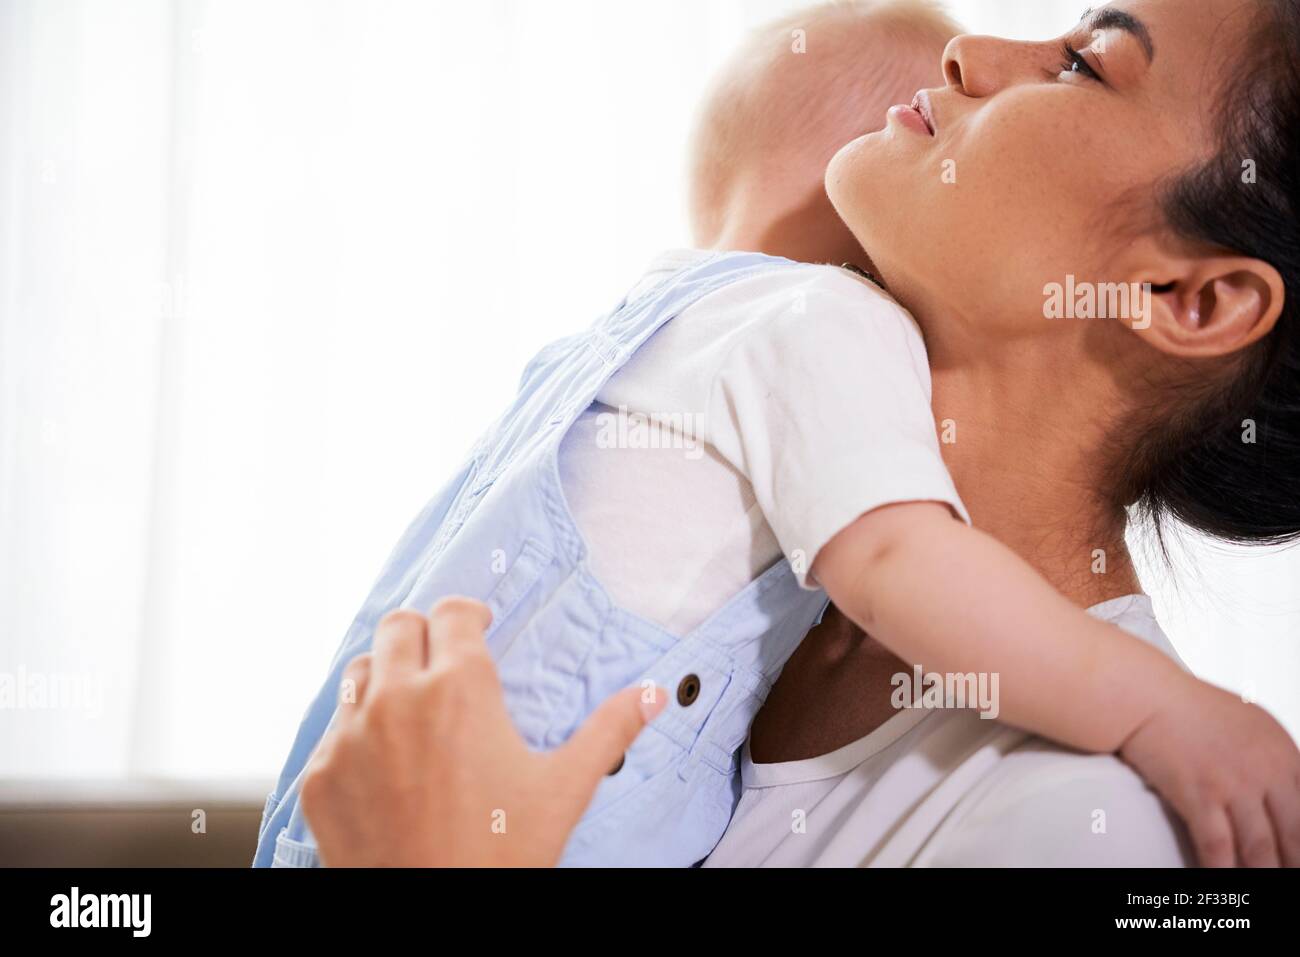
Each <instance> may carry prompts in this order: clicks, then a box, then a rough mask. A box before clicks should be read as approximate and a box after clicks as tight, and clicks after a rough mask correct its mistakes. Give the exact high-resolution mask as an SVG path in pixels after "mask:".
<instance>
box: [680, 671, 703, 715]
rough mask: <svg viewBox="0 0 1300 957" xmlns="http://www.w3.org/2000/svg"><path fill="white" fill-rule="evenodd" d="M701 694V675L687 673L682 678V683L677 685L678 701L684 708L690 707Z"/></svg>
mask: <svg viewBox="0 0 1300 957" xmlns="http://www.w3.org/2000/svg"><path fill="white" fill-rule="evenodd" d="M699 696H700V676H699V675H687V676H686V677H685V678H683V679H682V681H681V684H679V685H678V686H677V703H678V704H679V705H681V706H682V707H683V708H689V707H690V706H691V705H693V704H694V703H695V699H696V698H698V697H699Z"/></svg>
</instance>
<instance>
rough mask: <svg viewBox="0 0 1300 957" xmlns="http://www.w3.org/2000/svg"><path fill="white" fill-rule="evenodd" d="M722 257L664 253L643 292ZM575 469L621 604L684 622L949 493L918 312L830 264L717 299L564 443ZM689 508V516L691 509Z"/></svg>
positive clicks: (608, 580)
mask: <svg viewBox="0 0 1300 957" xmlns="http://www.w3.org/2000/svg"><path fill="white" fill-rule="evenodd" d="M708 255H710V254H709V253H701V252H698V251H692V250H684V251H678V252H674V253H669V254H666V255H664V256H662V257H660V258H659V259H658V260H656V262H655V263H654V265H653V266H652V268H651V269H650V271H649V273H647V275H646V276H645V277H644V278H643V279H642V280H641V282H640V283H638V285H637V287H636V288H635V289H634V290H633V293H632V296H633V297H635V296H637V295H639V294H641V293H642V292H644V291H645V290H646V289H648V288H649V287H650V286H652V285H653V284H655V283H657V282H659V281H661V280H662V279H663V278H664V277H665V276H667V275H669V274H670V273H671V272H673V271H675V270H677V269H680V268H681V267H682V266H684V265H686V264H689V263H690V262H692V261H695V260H698V259H700V258H703V257H705V256H708ZM560 469H561V478H562V481H563V484H564V488H565V494H566V497H567V498H568V500H569V505H570V508H571V510H572V511H573V514H574V518H575V519H576V521H577V524H578V528H579V529H580V530H581V531H582V533H583V536H584V538H585V539H586V540H587V543H588V546H589V547H590V552H591V554H590V561H591V565H592V568H593V571H594V572H595V573H596V576H597V577H598V578H599V579H601V581H602V583H603V584H604V585H605V587H606V588H607V589H608V590H609V591H610V593H611V594H612V596H613V597H614V599H615V600H616V601H618V602H619V604H621V605H622V606H624V607H625V608H627V609H628V610H630V611H632V612H634V613H636V614H639V615H641V616H642V617H645V618H648V619H650V620H652V621H656V622H659V623H660V624H662V625H663V626H665V627H666V628H668V629H669V630H670V631H673V632H674V633H677V634H685V633H687V632H689V631H690V630H691V629H692V628H694V627H695V626H696V625H698V624H700V623H701V622H703V621H704V620H705V619H706V618H708V617H709V615H711V614H712V613H713V612H714V611H716V610H717V609H718V608H720V607H721V606H722V605H723V604H724V603H725V602H726V601H727V599H729V598H730V597H731V596H733V595H734V594H736V593H737V592H739V591H740V590H741V589H742V588H743V587H744V586H745V585H746V584H748V583H749V582H750V581H752V580H753V579H754V578H756V577H758V576H759V575H760V574H761V573H762V572H763V571H765V570H766V569H767V568H769V567H770V566H771V565H772V564H773V563H775V562H776V561H777V560H778V559H779V558H780V557H781V555H782V554H784V555H785V556H786V557H788V558H789V559H790V561H791V563H792V565H793V567H794V570H795V572H796V573H797V574H798V576H799V580H800V583H801V584H803V585H805V587H816V585H815V583H814V582H808V581H807V572H808V569H809V568H811V566H812V563H813V561H814V559H815V558H816V557H817V553H818V551H820V550H821V548H822V546H823V545H825V544H826V542H827V541H829V540H830V539H831V538H832V537H834V535H835V534H836V533H838V532H839V531H840V530H842V529H843V528H845V527H846V526H848V525H849V524H851V523H852V522H853V521H854V520H855V519H857V518H858V517H859V516H861V515H863V514H865V513H867V512H869V511H872V510H873V509H876V508H879V507H880V506H882V505H887V504H891V503H895V502H906V501H937V502H943V503H946V504H947V505H948V506H949V507H950V508H951V509H952V510H953V512H954V513H955V514H956V515H957V516H959V517H960V518H961V519H962V520H964V521H969V519H968V518H967V515H966V511H965V508H964V506H963V505H962V503H961V500H960V499H959V498H958V496H957V491H956V489H955V488H954V486H953V483H952V479H951V478H950V477H949V475H948V471H947V469H946V467H945V466H944V463H943V457H942V455H941V454H940V451H939V441H938V436H937V430H936V426H935V422H934V417H933V414H932V412H931V410H930V370H929V365H928V362H927V356H926V351H925V345H924V342H923V341H922V339H921V333H920V329H919V328H918V327H917V325H916V322H915V320H914V319H913V318H912V317H911V315H910V314H909V313H908V312H907V311H906V310H905V309H903V308H902V307H901V306H900V305H898V303H896V302H894V300H893V299H891V298H890V297H889V296H888V295H887V294H886V293H885V292H883V291H882V290H881V289H880V288H879V287H877V286H875V285H874V284H872V283H870V282H868V281H867V280H865V279H862V278H860V277H858V276H856V275H854V274H853V273H850V272H849V271H847V270H844V269H839V268H836V267H832V266H812V267H805V268H803V269H799V270H794V269H777V270H774V271H772V272H770V273H765V274H762V275H758V276H755V277H752V278H749V279H745V280H741V281H739V282H735V283H732V284H731V285H729V286H726V287H724V288H723V289H721V290H719V291H717V292H714V293H711V294H710V295H708V296H705V297H704V298H702V299H701V300H699V301H698V302H697V303H695V304H694V305H692V306H691V307H689V308H688V309H686V310H684V311H683V312H682V313H681V315H679V316H677V317H676V318H675V319H673V320H672V321H671V322H669V323H667V324H666V325H665V326H664V327H663V328H662V329H661V330H660V331H659V332H658V333H656V334H655V335H654V336H653V337H652V338H651V339H650V341H649V342H647V343H646V344H645V345H643V346H642V347H641V348H640V349H639V350H638V351H637V353H636V355H634V356H633V357H632V359H631V360H630V361H629V362H628V364H627V365H626V366H624V367H623V368H622V369H621V370H620V371H619V372H618V373H617V374H616V375H615V376H613V378H612V379H611V380H610V381H609V382H608V383H607V384H606V386H605V387H604V388H603V389H602V390H601V391H600V393H599V395H598V396H597V403H596V404H595V405H594V406H593V407H592V408H591V409H589V410H588V411H587V412H586V413H585V414H584V415H582V416H581V417H580V418H579V420H578V421H577V423H576V424H575V425H574V428H573V429H572V430H571V431H570V433H569V434H568V436H567V437H566V438H565V442H564V445H563V447H562V449H561V456H560ZM683 519H688V520H683Z"/></svg>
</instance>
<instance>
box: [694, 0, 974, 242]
mask: <svg viewBox="0 0 1300 957" xmlns="http://www.w3.org/2000/svg"><path fill="white" fill-rule="evenodd" d="M960 32H961V30H960V29H959V28H958V27H957V25H956V24H955V23H953V22H952V21H951V20H950V19H948V17H947V16H945V15H944V14H943V13H942V11H941V10H940V9H939V7H938V6H937V5H936V4H935V3H934V2H933V0H841V2H831V3H821V4H818V5H817V6H814V7H811V8H809V9H806V10H804V11H802V12H800V13H796V14H793V15H791V16H788V17H785V18H783V19H781V20H778V21H776V22H775V23H771V24H768V25H766V26H764V27H761V28H759V29H758V30H756V31H755V32H754V33H753V34H752V35H751V36H750V38H749V39H748V40H747V41H746V42H745V44H744V45H743V46H742V47H741V48H740V50H738V51H737V52H736V54H735V55H734V56H733V57H732V58H731V60H730V61H729V62H728V64H727V66H726V67H724V69H723V71H722V75H721V76H720V77H719V78H718V79H717V81H716V82H715V83H714V86H713V89H712V90H711V92H710V93H709V95H708V96H707V97H706V99H705V104H704V108H703V111H702V113H701V115H700V118H699V120H698V122H697V127H696V133H695V138H694V142H693V146H692V150H691V170H690V185H691V201H690V202H691V228H692V231H693V233H694V242H695V244H696V245H697V246H699V247H701V248H713V249H739V250H747V251H752V252H764V253H769V254H772V255H777V256H785V257H787V258H790V259H797V260H801V261H805V262H832V263H836V264H839V263H842V262H853V263H857V264H859V265H863V266H867V265H868V263H867V262H866V259H865V254H864V253H863V251H862V249H861V247H860V246H859V245H858V243H857V241H856V240H855V239H854V238H853V235H852V234H851V233H850V232H849V230H848V227H847V226H845V225H844V224H843V222H841V220H840V218H839V216H838V215H836V213H835V210H834V209H833V208H832V207H831V204H830V200H829V199H827V197H826V190H825V186H824V179H825V174H826V166H827V164H828V163H829V162H830V160H831V157H832V156H834V155H835V153H836V152H838V151H839V149H840V147H842V146H844V145H845V144H846V143H848V142H850V141H852V140H854V139H857V138H858V137H859V136H862V135H864V134H866V133H870V132H873V131H875V130H878V129H880V128H882V127H883V126H884V125H885V114H886V112H887V111H888V109H889V107H891V106H893V105H894V104H896V103H910V102H911V101H912V97H913V95H914V94H915V93H916V91H917V90H920V89H923V88H925V87H935V86H941V85H942V83H943V73H942V65H941V58H942V54H943V51H944V48H945V47H946V46H947V44H948V41H949V40H951V39H952V38H953V37H954V36H956V35H957V34H958V33H960Z"/></svg>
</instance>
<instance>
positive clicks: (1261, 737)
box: [1120, 681, 1300, 867]
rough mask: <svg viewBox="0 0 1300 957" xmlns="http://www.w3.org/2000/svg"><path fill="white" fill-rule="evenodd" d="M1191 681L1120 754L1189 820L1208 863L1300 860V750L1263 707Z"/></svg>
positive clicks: (1266, 863) (1273, 864) (1291, 863)
mask: <svg viewBox="0 0 1300 957" xmlns="http://www.w3.org/2000/svg"><path fill="white" fill-rule="evenodd" d="M1189 687H1190V691H1189V692H1184V693H1183V694H1181V695H1180V697H1179V700H1177V701H1176V702H1175V703H1173V704H1172V705H1171V706H1169V707H1166V708H1164V709H1162V710H1160V711H1158V712H1157V713H1156V714H1155V715H1153V716H1152V717H1151V718H1150V719H1149V720H1147V721H1146V722H1145V723H1144V724H1143V725H1142V726H1141V727H1140V728H1138V730H1137V731H1136V732H1134V734H1133V735H1132V736H1131V737H1130V738H1129V739H1128V740H1127V741H1126V742H1124V745H1123V746H1122V747H1121V748H1120V756H1121V757H1122V758H1123V759H1124V760H1125V761H1127V762H1128V763H1129V764H1131V765H1132V766H1133V767H1134V768H1135V769H1136V770H1137V771H1138V773H1139V774H1141V775H1142V776H1143V777H1144V778H1145V779H1146V780H1147V782H1148V783H1150V784H1151V786H1152V787H1154V788H1155V789H1156V790H1157V791H1158V792H1159V793H1160V795H1161V797H1163V798H1164V799H1165V800H1166V801H1168V802H1169V804H1170V805H1171V806H1172V807H1173V809H1174V810H1175V811H1176V812H1177V813H1178V815H1179V816H1180V817H1181V818H1182V819H1183V820H1184V821H1185V822H1186V823H1187V827H1188V830H1189V831H1190V832H1191V836H1192V843H1193V844H1194V845H1195V847H1196V853H1197V856H1198V857H1199V858H1200V861H1201V864H1202V865H1203V866H1205V867H1231V866H1233V865H1234V864H1242V865H1245V866H1247V867H1276V866H1278V864H1279V863H1280V864H1283V865H1285V866H1287V867H1296V866H1300V751H1297V749H1296V746H1295V743H1294V742H1293V741H1292V740H1291V737H1290V735H1288V734H1287V732H1286V731H1285V730H1284V729H1283V728H1282V726H1281V725H1280V724H1278V723H1277V722H1276V721H1275V720H1273V718H1272V717H1271V716H1270V715H1269V714H1268V712H1266V711H1264V710H1263V709H1262V708H1259V707H1256V706H1255V705H1250V704H1245V703H1244V702H1243V701H1242V700H1241V699H1240V698H1238V697H1236V696H1235V695H1232V694H1229V693H1228V692H1226V691H1223V690H1222V689H1220V688H1215V687H1214V686H1212V685H1208V684H1204V683H1202V682H1199V681H1198V682H1195V683H1192V684H1190V685H1189Z"/></svg>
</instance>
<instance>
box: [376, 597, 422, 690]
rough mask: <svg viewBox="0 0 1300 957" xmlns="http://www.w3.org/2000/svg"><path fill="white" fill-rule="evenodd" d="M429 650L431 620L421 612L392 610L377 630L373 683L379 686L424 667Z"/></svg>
mask: <svg viewBox="0 0 1300 957" xmlns="http://www.w3.org/2000/svg"><path fill="white" fill-rule="evenodd" d="M427 649H428V620H427V619H426V618H425V617H424V616H423V615H421V614H420V613H419V612H414V611H406V610H405V609H401V610H398V611H390V612H389V613H388V614H387V615H385V616H384V617H383V619H382V620H381V621H380V622H379V627H378V628H376V629H375V641H374V664H373V665H372V667H371V680H372V681H373V682H374V683H375V684H380V683H382V682H385V681H390V680H392V679H393V678H394V677H396V676H397V675H399V674H401V673H402V672H407V671H414V670H416V669H418V668H423V667H424V665H425V663H426V662H427V661H428V650H427Z"/></svg>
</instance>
